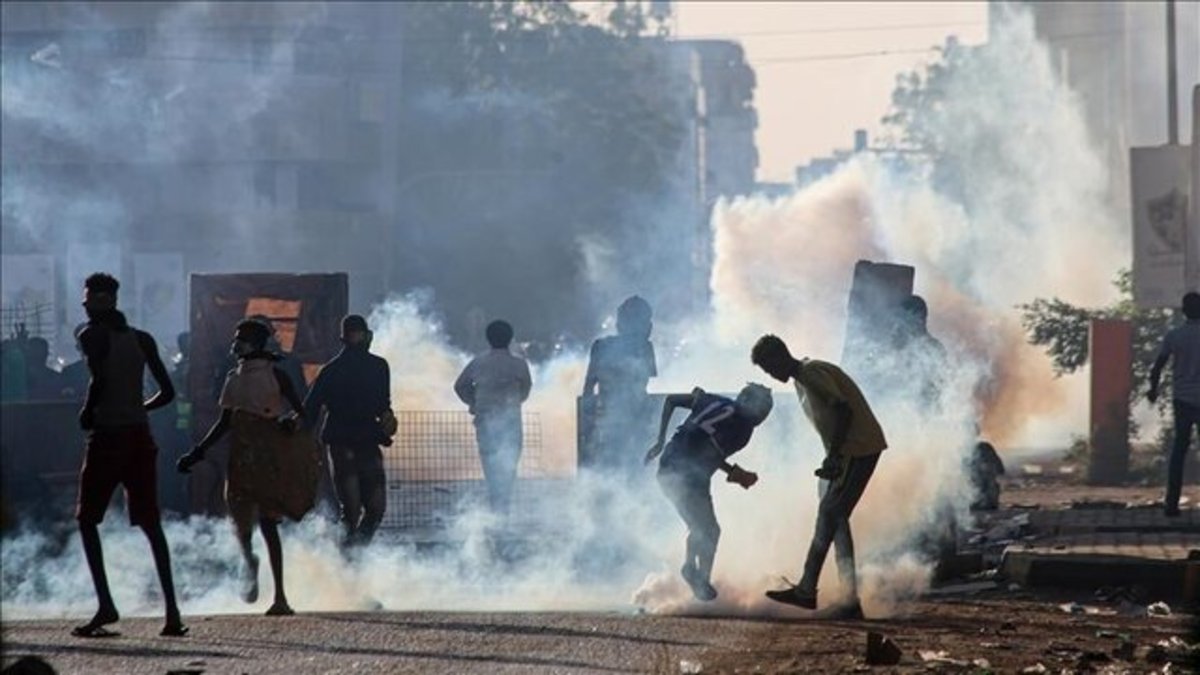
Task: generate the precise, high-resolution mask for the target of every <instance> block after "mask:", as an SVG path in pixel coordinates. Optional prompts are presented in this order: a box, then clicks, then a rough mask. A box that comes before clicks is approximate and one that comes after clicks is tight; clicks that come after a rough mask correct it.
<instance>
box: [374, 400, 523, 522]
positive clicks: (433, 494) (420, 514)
mask: <svg viewBox="0 0 1200 675" xmlns="http://www.w3.org/2000/svg"><path fill="white" fill-rule="evenodd" d="M396 420H397V422H398V428H397V431H396V439H395V443H394V444H393V445H392V447H390V448H384V454H383V464H384V471H385V472H386V473H387V511H386V512H385V514H384V519H383V523H382V526H383V527H385V528H389V529H396V530H409V531H413V530H437V529H442V528H445V527H446V526H448V525H449V524H450V523H451V522H452V520H453V518H454V517H455V514H457V513H459V512H461V511H462V510H463V509H464V508H467V507H469V505H471V504H482V503H483V502H484V501H485V495H486V489H485V487H484V483H483V467H482V465H481V463H480V461H479V446H478V444H477V443H476V441H475V425H474V423H473V421H472V418H471V415H470V414H469V413H466V412H460V411H453V412H451V411H427V410H421V411H415V410H409V411H399V412H397V413H396ZM521 428H522V432H523V434H524V441H523V444H522V449H521V460H520V464H519V465H518V467H517V477H518V480H517V484H516V488H515V492H514V495H513V513H512V517H513V518H514V519H516V520H519V519H521V518H522V515H523V513H524V512H527V511H528V510H529V509H530V508H531V507H530V501H531V498H532V493H534V492H536V491H537V489H536V487H535V485H536V484H538V483H540V482H542V481H541V480H540V479H544V478H545V477H546V462H545V454H544V448H543V447H542V426H541V419H540V418H539V416H538V414H537V413H535V412H526V413H523V414H522V416H521Z"/></svg>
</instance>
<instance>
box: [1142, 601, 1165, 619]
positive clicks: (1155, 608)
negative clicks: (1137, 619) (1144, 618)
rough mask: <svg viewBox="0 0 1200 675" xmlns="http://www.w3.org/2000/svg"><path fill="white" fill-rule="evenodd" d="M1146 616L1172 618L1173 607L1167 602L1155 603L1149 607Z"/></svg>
mask: <svg viewBox="0 0 1200 675" xmlns="http://www.w3.org/2000/svg"><path fill="white" fill-rule="evenodd" d="M1146 614H1148V615H1150V616H1171V606H1170V605H1168V604H1167V603H1165V602H1155V603H1153V604H1150V605H1147V607H1146Z"/></svg>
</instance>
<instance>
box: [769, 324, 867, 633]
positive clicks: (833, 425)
mask: <svg viewBox="0 0 1200 675" xmlns="http://www.w3.org/2000/svg"><path fill="white" fill-rule="evenodd" d="M750 359H751V361H753V362H754V364H755V365H757V366H758V367H760V368H762V369H763V370H765V371H766V372H767V373H768V374H769V375H770V376H771V377H773V378H775V379H777V380H779V381H780V382H788V381H789V380H790V381H792V382H793V383H794V384H795V386H796V393H797V394H799V396H800V405H801V407H803V409H804V413H805V414H806V415H807V416H808V419H809V420H810V421H811V422H812V424H813V426H814V427H815V428H816V430H817V433H818V434H819V435H820V436H821V441H822V443H823V444H824V445H825V462H824V463H823V464H822V466H821V468H820V469H818V470H817V475H818V476H819V477H821V478H823V479H827V480H828V483H827V484H823V485H822V487H823V490H822V494H821V503H820V506H819V507H818V509H817V525H816V529H815V531H814V532H813V539H812V544H811V545H810V546H809V549H808V557H807V558H806V559H805V562H804V574H803V576H802V577H801V579H800V583H798V584H796V585H795V586H793V587H791V588H787V589H784V590H780V591H767V597H768V598H770V599H772V600H775V601H776V602H782V603H786V604H790V605H796V606H797V607H803V608H805V609H816V607H817V579H818V578H819V577H820V574H821V567H822V565H824V564H825V557H826V555H828V553H829V546H830V545H831V544H832V545H834V547H835V549H836V555H837V563H838V573H839V575H840V576H841V578H842V582H843V583H845V584H846V585H847V586H848V587H849V589H850V597H851V601H850V603H849V604H848V605H846V606H844V607H842V608H839V615H840V616H845V617H847V618H855V617H857V618H861V617H862V607H861V605H860V604H859V601H858V583H857V575H856V573H855V568H854V541H853V539H852V538H851V536H850V514H851V513H852V512H853V511H854V507H855V505H857V504H858V500H859V499H860V498H861V497H862V495H863V492H864V491H865V490H866V487H867V483H868V482H869V481H870V480H871V475H872V474H873V473H874V472H875V465H876V464H878V462H879V455H880V453H882V452H883V451H884V449H886V448H887V440H886V439H885V438H884V436H883V429H882V428H881V427H880V426H879V421H878V420H876V419H875V414H874V413H873V412H871V406H870V405H869V404H868V403H867V399H866V397H864V396H863V394H862V391H861V390H860V389H859V388H858V385H857V384H855V383H854V380H852V379H850V376H849V375H847V374H846V373H845V372H844V371H842V369H841V368H838V367H837V366H835V365H834V364H832V363H827V362H825V361H817V360H815V359H800V360H798V359H796V358H794V357H793V356H792V354H791V352H790V351H788V348H787V345H786V344H784V342H783V340H780V339H779V338H778V337H776V336H774V335H764V336H763V337H762V338H760V339H759V340H758V342H757V343H756V344H755V345H754V349H753V351H751V354H750Z"/></svg>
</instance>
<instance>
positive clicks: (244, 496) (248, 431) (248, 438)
mask: <svg viewBox="0 0 1200 675" xmlns="http://www.w3.org/2000/svg"><path fill="white" fill-rule="evenodd" d="M269 337H270V330H269V329H268V328H267V327H266V326H265V325H263V324H261V323H259V322H257V321H243V322H241V323H239V324H238V326H237V331H236V333H235V334H234V340H233V346H232V348H231V351H232V352H233V353H234V354H235V355H236V356H237V359H238V364H237V367H236V368H234V369H233V370H231V371H230V372H229V375H228V376H227V377H226V378H225V386H224V388H223V389H222V390H221V399H220V406H221V416H220V418H219V419H218V420H217V421H216V423H215V424H213V426H212V428H211V429H209V431H208V433H207V434H206V435H205V436H204V439H203V440H201V441H200V443H199V445H197V446H196V447H195V448H194V449H193V450H192V451H191V452H189V453H188V454H186V455H184V456H183V457H181V458H180V460H179V462H178V467H179V470H180V471H181V472H183V473H187V472H188V471H190V470H191V468H192V466H193V465H195V464H196V463H197V462H200V461H201V460H203V459H204V454H205V452H206V451H207V450H208V449H209V448H210V447H212V445H213V444H214V443H216V442H217V441H218V440H220V439H221V437H222V436H224V435H225V433H226V432H227V431H231V432H232V434H233V435H232V442H231V444H230V445H231V447H230V453H229V482H228V485H227V486H226V501H227V502H228V503H229V514H230V516H232V518H233V523H234V527H235V529H236V530H237V538H238V544H239V545H240V546H241V549H242V556H243V558H244V560H245V563H246V567H245V577H244V579H243V586H242V599H243V600H245V601H246V602H249V603H252V602H255V601H257V600H258V556H256V555H254V551H253V548H252V546H251V542H250V537H251V535H252V534H253V533H254V525H255V524H256V523H257V524H258V527H259V530H260V531H261V532H262V535H263V540H264V541H266V543H267V556H268V559H269V560H270V563H271V574H272V575H273V576H274V579H275V599H274V602H273V603H272V604H271V607H270V608H269V609H268V610H267V616H286V615H289V614H294V612H293V611H292V608H291V606H290V605H289V604H288V600H287V595H286V594H285V593H284V585H283V547H282V546H281V544H280V541H279V527H278V525H279V521H280V520H281V519H282V517H283V516H289V517H291V518H293V519H296V520H299V519H300V518H301V517H303V515H304V513H306V512H307V511H308V510H309V509H310V508H312V505H313V502H314V501H315V499H316V486H317V462H318V459H317V454H316V447H315V445H313V442H312V439H311V438H310V437H309V435H308V434H305V433H296V431H297V426H298V416H299V415H302V410H303V408H302V406H301V404H300V399H299V397H298V396H297V395H296V391H295V389H294V387H293V385H292V381H291V379H290V378H289V377H288V376H287V374H285V373H284V372H283V370H281V369H280V368H278V367H277V366H276V362H277V361H278V360H279V357H278V356H277V355H275V354H272V353H271V352H269V351H267V349H266V345H267V339H268V338H269ZM285 403H286V404H287V405H288V406H290V407H291V409H292V413H290V414H287V415H285V414H284V412H285Z"/></svg>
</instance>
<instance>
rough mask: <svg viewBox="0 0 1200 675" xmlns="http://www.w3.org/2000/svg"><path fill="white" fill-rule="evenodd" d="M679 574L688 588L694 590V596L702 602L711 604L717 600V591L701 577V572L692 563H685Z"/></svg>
mask: <svg viewBox="0 0 1200 675" xmlns="http://www.w3.org/2000/svg"><path fill="white" fill-rule="evenodd" d="M679 574H680V575H681V576H682V577H683V580H684V581H685V582H687V585H688V588H690V589H692V595H693V596H695V597H696V599H697V600H700V601H701V602H709V601H711V600H716V599H717V589H716V587H715V586H713V585H712V583H711V582H709V580H708V579H704V578H702V577H701V576H700V570H698V569H696V568H695V567H694V566H693V565H692V564H691V563H685V564H684V566H683V567H682V568H680V570H679Z"/></svg>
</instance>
